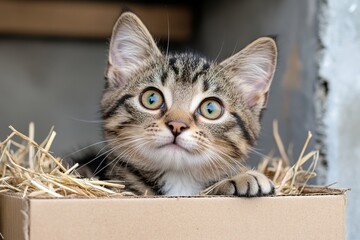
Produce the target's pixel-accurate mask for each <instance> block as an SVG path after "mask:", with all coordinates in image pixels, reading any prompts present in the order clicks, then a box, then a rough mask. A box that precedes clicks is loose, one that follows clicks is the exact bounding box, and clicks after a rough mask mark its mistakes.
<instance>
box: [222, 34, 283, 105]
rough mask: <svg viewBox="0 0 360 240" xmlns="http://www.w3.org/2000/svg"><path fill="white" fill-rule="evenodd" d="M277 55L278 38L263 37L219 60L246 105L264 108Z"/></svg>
mask: <svg viewBox="0 0 360 240" xmlns="http://www.w3.org/2000/svg"><path fill="white" fill-rule="evenodd" d="M276 58H277V50H276V44H275V41H274V40H273V39H271V38H268V37H263V38H259V39H257V40H255V41H254V42H252V43H251V44H249V45H248V46H247V47H245V48H244V49H243V50H241V51H240V52H238V53H236V54H235V55H233V56H232V57H230V58H228V59H226V60H225V61H223V62H221V63H220V66H222V67H223V68H224V70H225V71H224V72H226V74H228V77H229V79H230V81H232V82H233V83H234V85H235V86H236V88H237V91H238V92H239V94H240V95H241V96H242V99H243V101H244V103H245V104H246V106H248V107H250V108H252V107H254V106H259V107H260V108H264V107H265V105H266V103H267V96H268V92H269V88H270V85H271V81H272V79H273V76H274V72H275V68H276Z"/></svg>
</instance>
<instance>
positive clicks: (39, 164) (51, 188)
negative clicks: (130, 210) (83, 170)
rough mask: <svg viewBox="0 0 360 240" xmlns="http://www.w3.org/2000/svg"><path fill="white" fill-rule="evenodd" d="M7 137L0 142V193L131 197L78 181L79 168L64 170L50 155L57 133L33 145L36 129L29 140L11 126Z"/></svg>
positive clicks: (111, 186) (115, 187) (116, 187)
mask: <svg viewBox="0 0 360 240" xmlns="http://www.w3.org/2000/svg"><path fill="white" fill-rule="evenodd" d="M9 128H10V129H11V131H12V132H11V133H10V135H9V136H8V137H7V138H6V139H5V140H4V141H3V142H0V192H11V193H19V194H21V195H22V196H23V197H36V198H47V197H55V198H61V197H113V196H124V195H133V194H132V193H129V192H123V191H122V189H123V188H124V187H125V186H124V185H123V184H121V183H115V182H114V181H100V180H98V179H85V178H81V177H80V174H78V173H77V172H76V169H77V167H78V166H79V165H78V164H75V165H74V166H72V167H71V168H67V167H65V166H64V165H63V164H62V159H60V158H58V157H55V156H53V155H52V154H51V153H50V148H51V145H52V143H53V141H54V139H55V136H56V132H55V131H54V130H53V129H51V130H50V132H49V135H48V136H47V137H46V138H45V140H44V141H43V142H42V143H41V144H38V143H36V142H35V140H34V138H35V126H34V124H33V123H30V125H29V136H26V135H25V134H22V133H21V132H19V131H17V130H16V129H15V128H14V127H12V126H10V127H9Z"/></svg>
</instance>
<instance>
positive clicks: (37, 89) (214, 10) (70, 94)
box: [0, 0, 360, 239]
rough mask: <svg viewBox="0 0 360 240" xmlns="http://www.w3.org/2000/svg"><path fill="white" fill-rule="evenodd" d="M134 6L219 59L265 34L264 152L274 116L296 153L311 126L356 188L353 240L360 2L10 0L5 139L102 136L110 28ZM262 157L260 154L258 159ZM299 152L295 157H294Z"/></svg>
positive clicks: (5, 28)
mask: <svg viewBox="0 0 360 240" xmlns="http://www.w3.org/2000/svg"><path fill="white" fill-rule="evenodd" d="M124 9H130V10H131V11H133V12H135V13H136V14H137V15H138V16H139V17H140V18H141V19H142V20H143V21H144V23H145V25H146V26H148V28H149V30H150V32H151V33H152V34H153V35H154V37H155V38H156V39H157V41H158V42H159V45H160V47H161V48H162V49H166V47H167V42H168V40H169V47H170V50H172V51H182V50H191V51H195V52H198V53H200V54H201V55H204V56H206V57H208V58H210V59H217V61H221V60H223V59H225V58H227V57H229V56H230V55H231V54H233V53H234V52H236V51H238V50H240V49H241V48H243V47H244V46H245V45H246V44H248V43H250V42H251V41H252V40H254V39H256V38H257V37H261V36H269V35H270V36H276V38H277V43H278V48H279V58H278V67H277V72H276V75H275V78H274V80H273V84H272V87H271V93H270V99H269V104H268V109H267V111H266V112H265V114H264V118H263V125H262V126H263V129H262V134H261V137H260V140H259V143H258V145H257V151H258V152H260V153H261V154H268V153H269V152H270V151H271V150H274V149H276V145H275V143H274V140H273V133H272V122H273V120H274V119H278V120H279V128H280V135H281V137H282V140H283V142H284V143H285V146H286V147H289V149H290V150H291V152H292V153H293V157H294V159H296V158H297V157H298V155H299V153H300V151H301V149H302V147H303V143H304V141H305V139H306V137H307V132H308V131H311V132H312V133H313V135H314V137H313V139H312V140H311V142H310V146H309V149H312V148H316V149H318V150H320V161H319V163H318V166H317V172H318V177H317V180H316V183H318V184H324V185H326V184H332V183H334V182H337V183H338V184H337V185H336V186H337V187H351V188H352V191H351V192H350V193H349V194H348V197H349V201H348V228H347V232H348V233H347V234H348V239H356V237H357V233H358V232H359V231H360V225H359V224H357V222H359V221H360V209H359V208H357V207H356V206H360V200H359V199H360V188H359V184H358V182H359V181H360V174H358V172H359V171H360V162H359V161H360V140H359V139H360V138H359V136H360V126H359V124H360V111H359V107H358V106H357V103H359V102H360V67H359V63H360V0H343V1H336V0H321V1H320V0H319V1H316V0H306V1H297V0H271V1H269V0H238V1H234V0H223V1H219V0H218V1H215V0H208V1H190V0H186V1H176V0H173V1H164V0H163V1H160V0H158V1H126V2H124V1H94V0H92V1H91V0H78V1H66V0H47V1H46V0H42V1H36V0H26V1H17V0H11V1H10V0H0V139H4V138H5V137H6V136H7V135H8V134H9V132H10V130H9V129H8V126H9V125H12V126H14V127H15V128H17V129H18V130H20V131H22V132H26V131H27V129H28V124H29V122H30V121H34V122H35V126H36V139H37V140H41V139H43V138H44V137H46V135H47V133H48V131H49V129H50V128H51V126H55V130H56V132H57V137H56V140H55V144H53V149H52V150H53V151H54V152H55V153H57V155H60V156H63V155H67V154H69V153H71V152H73V151H75V150H76V149H78V148H80V147H83V146H87V145H90V144H92V143H96V142H98V141H101V137H102V136H101V135H102V134H101V124H100V119H99V117H100V115H99V112H98V111H99V100H100V98H101V93H102V89H103V85H104V78H103V73H104V69H105V64H106V61H107V48H108V41H109V37H110V33H111V29H112V25H113V24H114V22H115V21H116V19H117V17H118V16H119V14H120V13H121V12H122V11H123V10H124ZM260 158H261V156H260V155H259V154H253V155H252V156H251V163H250V164H251V165H252V166H256V164H257V163H258V161H259V159H260ZM294 159H293V161H294Z"/></svg>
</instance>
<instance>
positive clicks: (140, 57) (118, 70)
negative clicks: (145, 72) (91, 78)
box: [105, 12, 161, 86]
mask: <svg viewBox="0 0 360 240" xmlns="http://www.w3.org/2000/svg"><path fill="white" fill-rule="evenodd" d="M155 56H161V52H160V50H159V49H158V47H157V46H156V44H155V42H154V39H153V38H152V37H151V35H150V33H149V31H148V30H147V29H146V27H145V26H144V24H143V23H142V22H141V20H140V19H139V18H138V17H137V16H136V15H135V14H133V13H129V12H126V13H123V14H122V15H121V16H120V18H119V19H118V20H117V22H116V24H115V26H114V28H113V32H112V36H111V41H110V50H109V60H108V61H109V62H108V67H107V70H106V73H105V75H106V78H107V79H108V86H123V85H124V84H125V83H126V82H127V81H128V80H129V78H130V77H131V74H134V73H135V72H136V71H138V69H140V68H141V66H142V65H143V64H144V63H145V62H146V61H147V60H148V59H150V58H152V57H155Z"/></svg>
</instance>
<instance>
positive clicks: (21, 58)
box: [0, 39, 106, 153]
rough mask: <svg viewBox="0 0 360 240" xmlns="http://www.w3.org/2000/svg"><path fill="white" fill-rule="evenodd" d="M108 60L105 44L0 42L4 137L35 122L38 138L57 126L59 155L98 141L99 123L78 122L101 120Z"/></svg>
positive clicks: (0, 134)
mask: <svg viewBox="0 0 360 240" xmlns="http://www.w3.org/2000/svg"><path fill="white" fill-rule="evenodd" d="M105 62H106V44H105V42H104V43H86V42H66V41H65V42H64V41H39V40H9V39H8V40H6V39H3V40H0V138H1V139H4V137H6V136H7V135H8V134H9V132H10V130H9V129H8V126H9V125H12V126H14V127H15V128H17V129H18V130H21V131H23V132H27V129H28V124H29V122H30V121H34V122H35V127H36V134H37V139H38V140H42V139H43V138H44V137H46V135H47V134H48V131H49V130H50V128H51V126H53V125H54V126H55V131H57V137H56V138H55V143H54V144H53V148H52V150H54V151H55V152H56V153H65V152H69V151H70V152H71V151H72V150H73V149H74V148H75V147H77V146H79V145H83V144H85V145H86V144H90V143H94V142H95V141H98V139H99V137H100V136H101V132H100V128H99V126H98V124H94V123H86V122H82V121H79V120H75V119H77V118H78V119H86V120H97V119H98V117H99V116H98V114H97V112H98V105H99V99H100V95H101V91H102V88H103V71H104V70H103V69H104V66H105Z"/></svg>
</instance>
